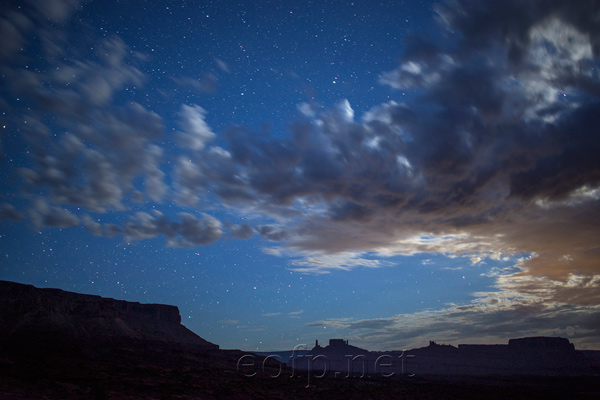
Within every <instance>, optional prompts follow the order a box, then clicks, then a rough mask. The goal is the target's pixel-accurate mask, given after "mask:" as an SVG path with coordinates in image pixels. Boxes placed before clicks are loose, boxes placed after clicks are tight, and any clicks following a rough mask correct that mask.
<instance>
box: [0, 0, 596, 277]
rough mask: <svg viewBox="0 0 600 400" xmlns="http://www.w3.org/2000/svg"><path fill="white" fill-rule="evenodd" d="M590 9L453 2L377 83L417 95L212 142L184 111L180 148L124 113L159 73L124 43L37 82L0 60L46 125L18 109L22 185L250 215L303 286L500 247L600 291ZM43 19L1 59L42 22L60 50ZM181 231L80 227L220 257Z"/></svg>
mask: <svg viewBox="0 0 600 400" xmlns="http://www.w3.org/2000/svg"><path fill="white" fill-rule="evenodd" d="M60 4H61V7H62V8H59V9H57V10H58V11H57V12H58V14H57V15H56V16H54V17H52V18H63V17H62V15H65V16H66V15H68V13H69V12H72V11H69V10H71V8H72V7H71V5H72V4H74V3H72V2H65V3H60ZM595 5H596V4H595V2H593V1H586V0H584V1H581V2H578V3H577V6H573V4H572V2H568V1H562V0H560V1H553V2H551V3H548V2H543V1H531V2H528V3H527V6H523V4H522V2H519V1H512V0H509V1H490V2H486V3H485V4H481V2H477V1H472V0H456V1H447V2H443V3H442V4H440V5H439V6H436V13H437V19H438V23H439V29H440V32H439V33H438V34H436V35H435V36H431V37H424V36H415V37H412V38H408V39H407V42H406V46H405V51H404V54H403V55H402V56H401V58H400V63H399V65H398V67H397V68H395V69H394V70H392V71H387V72H384V73H382V75H381V76H382V78H381V82H382V84H385V85H389V86H391V87H393V88H397V89H401V90H410V91H411V93H412V96H410V101H407V102H406V103H399V102H396V101H390V102H388V103H384V104H379V105H376V106H374V107H373V108H371V109H370V110H369V111H368V112H366V113H364V115H362V116H359V115H357V114H356V113H355V112H354V110H353V108H352V104H351V103H350V102H349V101H348V100H342V101H340V102H339V104H338V105H337V106H335V107H333V108H332V109H329V110H324V111H320V110H319V109H317V108H316V107H312V106H310V105H307V104H304V105H302V106H301V107H300V111H301V113H302V114H303V115H302V116H301V118H300V120H299V121H297V122H292V123H290V124H289V125H288V126H289V129H288V132H287V133H283V134H282V133H281V132H276V133H271V132H269V131H268V130H266V129H265V130H260V131H254V130H252V129H250V128H248V127H243V126H228V127H226V128H224V129H223V130H222V132H218V134H217V133H215V132H214V131H213V129H212V128H211V127H210V125H209V124H208V122H207V119H208V117H209V116H210V114H209V111H207V110H205V109H204V108H202V107H200V106H199V105H195V104H191V105H181V106H180V109H179V113H178V118H179V120H178V125H179V129H180V132H179V133H177V134H176V138H177V144H178V145H179V147H178V149H173V148H170V147H169V145H170V144H169V143H168V142H166V141H164V140H163V139H164V136H163V131H164V126H163V119H162V117H161V116H159V115H158V114H156V113H154V112H152V111H150V110H147V109H146V108H145V107H144V106H142V105H140V104H136V103H131V104H129V105H125V106H117V105H115V104H113V103H114V98H115V94H116V93H118V92H119V91H121V90H123V89H124V87H125V86H127V85H130V84H131V85H134V84H135V85H142V84H143V83H144V80H145V79H144V74H143V73H142V72H141V69H140V68H139V66H137V65H136V63H137V61H138V60H137V59H133V57H132V56H131V51H130V49H129V48H128V47H127V45H126V44H125V43H124V42H123V41H122V40H121V39H119V38H117V37H113V38H109V39H107V40H105V41H103V42H102V43H100V45H99V46H98V48H99V49H100V51H98V54H97V55H96V57H95V58H94V59H88V60H85V61H82V60H77V59H76V58H66V60H67V61H64V60H65V58H52V57H50V56H47V58H48V60H47V61H48V62H49V63H50V65H51V68H48V70H47V71H41V72H40V73H35V74H34V73H31V72H30V71H27V70H25V69H24V68H19V67H18V65H19V62H20V61H19V60H18V59H15V60H14V62H13V61H11V63H6V64H3V65H2V69H3V73H4V74H5V76H6V77H7V81H8V82H10V85H11V88H10V90H12V92H13V93H20V94H21V95H22V96H23V97H26V98H28V99H30V101H31V102H32V104H33V105H34V106H35V107H37V109H38V110H40V111H41V112H42V113H41V114H42V115H41V116H40V115H39V114H35V115H30V114H31V113H30V112H28V111H27V110H21V111H22V115H23V117H24V118H23V119H24V120H26V121H27V124H26V125H27V126H26V127H25V126H24V127H23V130H22V132H23V135H24V138H25V140H27V142H28V144H29V145H30V146H31V147H32V150H33V151H32V153H31V154H32V155H31V160H30V161H31V163H30V164H28V165H25V166H24V167H23V168H21V169H20V173H21V177H22V178H23V181H24V182H25V185H24V190H25V191H26V192H31V191H42V192H43V191H47V193H48V201H49V202H50V203H52V204H56V205H57V206H63V205H65V206H76V207H82V208H83V209H84V213H90V212H91V213H99V212H108V211H110V212H123V213H127V215H130V214H131V213H130V212H129V211H128V207H130V205H131V202H139V201H140V200H144V199H145V197H147V198H148V199H150V200H152V201H154V202H156V203H159V202H161V201H164V199H165V198H169V195H172V198H173V199H174V200H175V202H176V203H177V205H179V206H181V207H182V208H183V207H187V209H186V210H187V211H189V207H193V208H196V209H204V207H208V206H210V207H216V208H218V209H219V210H221V211H225V212H228V213H233V214H235V217H236V218H238V217H244V218H246V219H245V220H246V221H248V223H247V225H239V226H237V225H231V226H229V227H228V229H229V232H230V234H231V236H232V237H235V238H249V237H252V236H253V233H258V234H259V235H260V236H261V238H263V239H266V240H268V241H271V242H274V243H273V246H271V248H270V249H268V250H265V251H268V252H270V254H280V255H283V256H286V257H291V258H292V260H291V263H290V265H289V266H288V267H289V268H291V269H295V270H296V271H298V272H303V273H314V274H318V273H329V272H331V271H334V270H344V271H347V270H351V269H353V268H365V267H366V268H376V267H382V266H386V265H389V264H388V263H387V262H386V260H385V257H390V256H395V255H413V254H418V253H439V254H445V255H448V256H457V255H464V256H468V257H469V258H470V259H471V260H472V262H473V263H477V264H478V265H479V264H480V263H481V262H483V261H484V260H485V258H486V257H490V256H489V255H490V254H496V255H497V256H495V257H506V256H514V255H519V254H522V253H525V254H530V255H534V256H532V257H529V258H527V260H526V261H525V262H524V266H523V268H522V271H521V274H522V275H527V276H536V277H544V278H547V279H551V280H552V281H560V282H565V281H566V280H567V279H569V277H570V276H582V277H584V278H585V279H593V276H595V274H596V273H597V272H598V265H600V247H599V245H598V244H597V243H596V241H595V240H594V239H595V238H597V237H598V236H599V234H600V220H599V218H600V215H599V214H598V212H597V211H596V210H597V209H598V207H599V202H600V195H598V193H599V190H600V162H599V161H598V157H597V154H598V153H599V150H600V139H599V137H598V135H597V134H596V132H597V130H598V127H600V112H599V111H600V97H599V96H600V90H599V88H600V74H599V73H598V71H597V68H596V67H595V66H596V65H597V62H598V57H599V55H600V28H599V27H598V24H597V21H596V20H595V19H594V18H595V15H596V14H595V9H596V7H595ZM61 10H64V11H61ZM41 12H45V13H48V12H49V11H47V10H46V11H39V10H38V11H35V12H32V13H31V15H29V14H26V13H24V12H17V11H15V10H13V11H11V13H8V14H6V16H5V17H3V18H4V19H3V21H4V22H2V23H1V24H0V29H3V30H6V31H7V38H9V39H10V40H9V43H7V44H4V45H2V46H3V47H2V49H3V50H2V51H3V52H6V53H11V52H14V48H16V47H15V46H23V45H24V41H25V39H24V38H25V37H27V35H25V33H28V34H29V33H30V31H31V30H34V29H37V30H38V31H39V33H40V35H42V36H47V38H46V39H47V40H46V41H45V42H46V43H50V42H52V43H54V44H55V45H56V46H59V45H60V43H61V41H60V38H58V37H53V36H51V35H50V33H48V32H47V31H45V30H44V26H46V25H47V23H46V25H44V24H41V25H40V24H37V25H40V26H39V27H36V24H33V23H32V21H36V22H39V21H38V20H39V15H40V14H39V13H41ZM36 15H37V16H36ZM48 18H50V15H48ZM48 46H50V45H48ZM56 46H55V47H56ZM59 47H60V46H59ZM19 48H20V47H19ZM11 49H12V50H11ZM48 54H50V53H48ZM215 62H216V63H217V66H218V67H219V68H221V69H222V70H223V71H225V72H227V71H228V68H227V66H226V65H225V63H223V62H222V61H221V60H215ZM74 76H75V78H74ZM50 120H52V123H50ZM64 132H68V134H67V133H64ZM55 134H56V135H57V138H54V136H53V135H55ZM48 143H50V145H48ZM175 151H176V152H175ZM165 154H169V155H171V154H176V155H175V157H174V165H173V166H170V165H169V166H167V165H164V164H163V163H162V161H163V158H164V157H165ZM140 182H143V184H140ZM178 218H179V220H178V221H171V220H169V219H167V218H166V217H164V215H162V216H161V215H157V214H149V213H137V214H134V215H133V216H132V217H130V219H127V218H125V219H126V220H127V222H125V223H124V224H122V226H118V227H117V226H112V225H101V226H97V225H95V224H97V223H98V222H97V221H96V220H95V219H92V218H91V217H90V218H85V217H82V221H83V222H84V224H85V225H86V226H87V227H88V229H89V230H90V231H93V232H99V233H101V234H111V235H113V234H123V235H125V236H126V237H131V238H133V239H141V238H144V237H148V238H151V237H155V236H157V235H159V234H164V235H165V236H166V237H167V243H168V244H169V245H186V246H187V245H191V244H209V243H212V242H213V241H214V240H216V238H218V237H220V236H221V235H222V234H223V231H222V226H221V225H220V223H219V222H218V221H216V220H215V221H213V220H211V219H210V218H207V217H200V218H197V217H195V216H192V214H190V213H187V214H179V217H178ZM211 218H212V217H211ZM480 260H481V262H480ZM509 279H516V276H511V278H509Z"/></svg>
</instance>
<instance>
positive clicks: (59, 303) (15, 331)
mask: <svg viewBox="0 0 600 400" xmlns="http://www.w3.org/2000/svg"><path fill="white" fill-rule="evenodd" d="M0 299H1V302H0V340H3V341H5V342H7V341H14V340H23V339H24V338H27V337H35V338H40V337H44V338H49V339H52V338H56V339H60V340H63V341H86V342H94V343H106V342H116V341H121V342H122V341H127V340H135V341H137V342H169V343H177V344H183V345H193V346H199V347H203V348H207V349H217V348H218V346H217V345H214V344H212V343H210V342H208V341H206V340H204V339H202V338H201V337H199V336H198V335H196V334H195V333H193V332H192V331H190V330H189V329H187V328H186V327H184V326H183V325H181V316H180V315H179V309H178V308H177V307H175V306H170V305H162V304H140V303H135V302H128V301H123V300H115V299H109V298H104V297H100V296H92V295H84V294H79V293H72V292H66V291H63V290H59V289H39V288H36V287H34V286H31V285H23V284H19V283H14V282H6V281H0Z"/></svg>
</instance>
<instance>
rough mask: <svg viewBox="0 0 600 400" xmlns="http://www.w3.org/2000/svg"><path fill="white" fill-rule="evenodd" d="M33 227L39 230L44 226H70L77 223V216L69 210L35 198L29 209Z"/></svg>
mask: <svg viewBox="0 0 600 400" xmlns="http://www.w3.org/2000/svg"><path fill="white" fill-rule="evenodd" d="M29 216H30V218H31V222H32V223H33V227H34V228H35V229H37V230H41V229H43V228H45V227H59V228H70V227H74V226H78V225H79V218H77V216H75V215H74V214H73V213H72V212H70V211H69V210H66V209H64V208H60V207H56V206H53V205H50V204H48V203H47V202H46V201H45V200H43V199H37V200H36V201H35V202H34V205H33V207H32V208H31V209H30V210H29Z"/></svg>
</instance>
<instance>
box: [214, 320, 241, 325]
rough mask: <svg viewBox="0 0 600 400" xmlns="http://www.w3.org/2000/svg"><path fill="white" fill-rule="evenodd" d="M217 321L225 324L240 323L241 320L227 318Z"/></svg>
mask: <svg viewBox="0 0 600 400" xmlns="http://www.w3.org/2000/svg"><path fill="white" fill-rule="evenodd" d="M217 323H219V324H224V325H237V324H239V323H240V321H238V320H237V319H225V320H221V321H217Z"/></svg>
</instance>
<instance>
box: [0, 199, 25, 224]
mask: <svg viewBox="0 0 600 400" xmlns="http://www.w3.org/2000/svg"><path fill="white" fill-rule="evenodd" d="M24 218H25V216H24V215H23V213H22V212H20V211H18V210H17V209H16V208H15V206H13V205H12V204H9V203H0V221H1V220H15V221H20V220H22V219H24Z"/></svg>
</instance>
